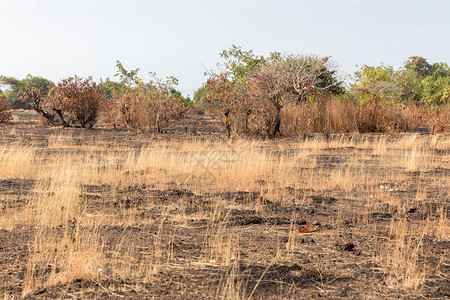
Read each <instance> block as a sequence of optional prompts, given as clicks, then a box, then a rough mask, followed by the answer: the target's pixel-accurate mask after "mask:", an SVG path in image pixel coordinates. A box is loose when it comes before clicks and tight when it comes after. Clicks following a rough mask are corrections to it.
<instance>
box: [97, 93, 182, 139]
mask: <svg viewBox="0 0 450 300" xmlns="http://www.w3.org/2000/svg"><path fill="white" fill-rule="evenodd" d="M105 103H106V105H104V106H103V107H104V109H103V118H104V119H105V120H108V121H109V122H112V123H114V124H115V125H116V124H117V125H120V126H125V127H132V128H136V129H141V130H145V131H150V130H155V131H157V132H160V131H161V130H162V129H163V128H164V127H166V126H167V125H168V123H169V122H170V121H171V120H177V119H179V118H181V117H182V115H183V113H184V112H185V111H186V109H187V107H186V105H185V104H184V103H183V99H182V98H180V97H178V94H171V93H164V92H161V91H159V90H158V89H156V88H155V87H147V88H145V89H140V90H129V91H127V92H124V93H114V94H113V96H112V98H111V99H109V100H107V101H106V102H105Z"/></svg>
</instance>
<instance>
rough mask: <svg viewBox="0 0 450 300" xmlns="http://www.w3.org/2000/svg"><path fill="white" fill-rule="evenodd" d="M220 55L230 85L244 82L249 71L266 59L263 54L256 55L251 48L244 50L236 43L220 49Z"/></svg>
mask: <svg viewBox="0 0 450 300" xmlns="http://www.w3.org/2000/svg"><path fill="white" fill-rule="evenodd" d="M220 57H221V58H223V59H224V60H225V62H224V66H225V69H226V70H227V71H228V73H229V75H230V82H231V84H232V85H235V84H245V82H246V81H247V78H248V76H249V73H250V71H251V70H253V69H254V68H257V67H259V66H261V65H262V64H263V63H264V62H265V60H266V59H265V58H264V56H256V55H255V54H254V53H253V50H248V51H245V50H242V47H240V46H236V45H232V46H231V48H230V49H229V50H224V51H222V53H220Z"/></svg>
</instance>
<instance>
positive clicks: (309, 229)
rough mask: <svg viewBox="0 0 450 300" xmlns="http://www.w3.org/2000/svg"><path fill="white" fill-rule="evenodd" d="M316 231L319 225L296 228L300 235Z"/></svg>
mask: <svg viewBox="0 0 450 300" xmlns="http://www.w3.org/2000/svg"><path fill="white" fill-rule="evenodd" d="M317 230H319V225H305V226H303V227H298V228H297V231H298V232H301V233H308V232H314V231H317Z"/></svg>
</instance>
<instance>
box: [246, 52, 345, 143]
mask: <svg viewBox="0 0 450 300" xmlns="http://www.w3.org/2000/svg"><path fill="white" fill-rule="evenodd" d="M334 72H335V71H334V70H333V66H331V65H330V64H329V63H328V58H319V57H316V56H299V55H286V56H281V55H278V56H275V57H274V58H272V59H270V60H267V61H266V62H265V63H264V64H263V65H262V66H261V67H260V68H257V69H254V70H253V71H252V72H251V74H250V76H249V78H248V93H249V95H251V96H252V97H256V98H258V99H260V100H262V101H267V102H268V103H270V104H271V105H272V106H273V108H274V114H275V116H274V124H273V125H272V126H271V127H272V128H271V130H270V135H272V136H278V135H280V126H281V109H282V108H283V107H284V106H286V105H287V104H289V103H293V102H301V101H305V100H306V99H307V98H308V97H309V96H310V95H312V94H313V93H315V92H317V91H327V90H330V89H331V88H336V86H339V85H340V84H341V83H340V82H338V81H336V80H335V79H334V77H333V74H334Z"/></svg>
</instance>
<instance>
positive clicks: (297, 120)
mask: <svg viewBox="0 0 450 300" xmlns="http://www.w3.org/2000/svg"><path fill="white" fill-rule="evenodd" d="M449 120H450V106H449V105H444V106H442V107H441V108H440V109H439V110H433V109H431V108H429V107H423V106H417V105H416V104H414V103H409V104H407V105H405V106H404V107H402V106H399V105H393V104H386V103H385V104H383V103H374V102H371V101H366V102H365V103H364V104H362V105H360V104H358V103H356V102H354V101H350V100H342V99H339V98H336V97H322V98H320V99H319V100H318V101H317V102H306V103H302V104H298V105H295V106H292V105H290V106H286V107H285V108H284V109H283V111H282V132H283V134H286V135H290V134H305V133H319V132H344V133H345V132H347V133H348V132H360V133H366V132H380V133H391V132H407V131H414V130H418V129H417V128H427V129H426V130H428V131H429V132H431V133H442V132H449V131H450V123H449V122H450V121H449ZM422 130H425V129H422Z"/></svg>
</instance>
